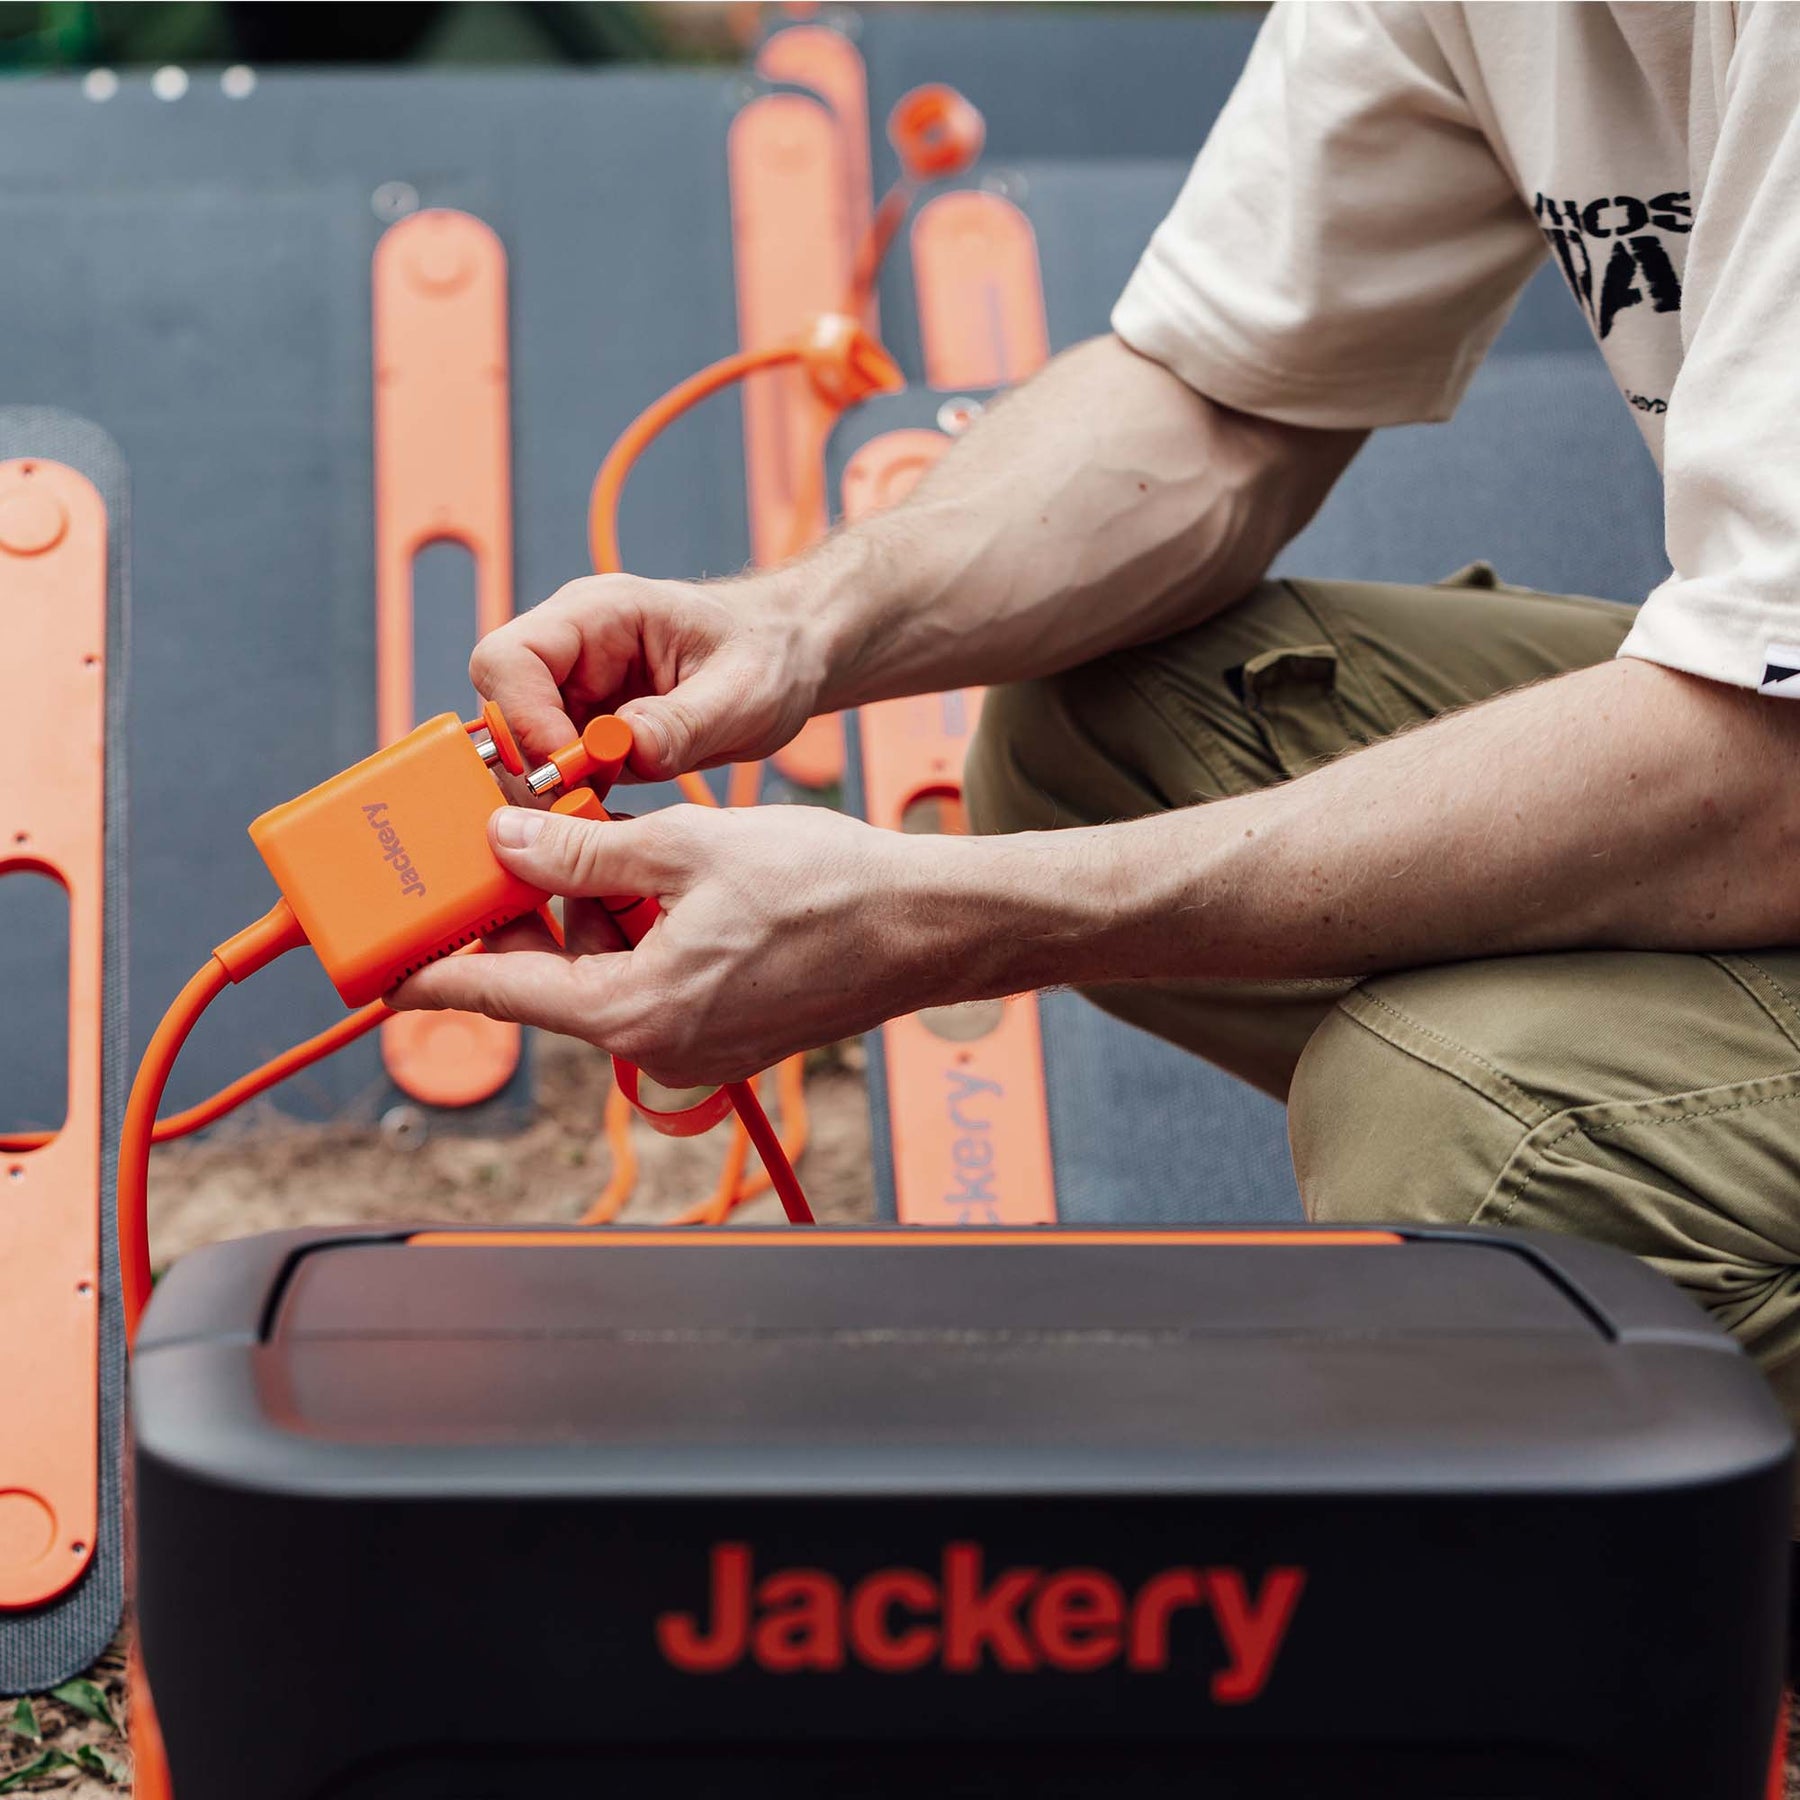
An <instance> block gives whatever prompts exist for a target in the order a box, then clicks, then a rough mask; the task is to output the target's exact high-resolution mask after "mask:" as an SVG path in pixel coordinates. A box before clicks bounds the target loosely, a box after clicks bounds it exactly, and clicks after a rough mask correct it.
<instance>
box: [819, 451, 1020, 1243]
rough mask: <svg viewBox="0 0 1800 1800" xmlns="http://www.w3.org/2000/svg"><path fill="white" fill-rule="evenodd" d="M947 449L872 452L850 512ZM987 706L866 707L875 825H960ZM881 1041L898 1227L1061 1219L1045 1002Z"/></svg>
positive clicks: (930, 1021)
mask: <svg viewBox="0 0 1800 1800" xmlns="http://www.w3.org/2000/svg"><path fill="white" fill-rule="evenodd" d="M949 443H950V440H949V439H948V438H946V437H944V436H942V435H941V434H940V433H938V432H935V431H890V432H888V433H887V434H886V435H885V436H883V437H878V438H875V439H873V440H872V441H871V442H869V443H867V444H865V445H864V446H863V447H862V449H861V450H859V451H858V452H857V453H856V455H855V456H854V457H852V458H851V460H850V464H849V466H848V468H846V469H845V471H844V516H845V517H846V518H849V519H858V518H863V517H866V516H867V515H868V514H869V513H871V512H876V511H879V510H880V509H881V508H882V507H884V506H892V505H894V504H895V503H896V502H897V501H899V500H901V499H904V498H905V496H906V494H907V493H908V492H909V491H910V490H911V489H912V487H913V485H914V484H915V483H916V482H917V481H918V480H919V478H920V477H921V476H922V475H924V473H925V472H926V470H928V469H929V468H930V467H931V465H932V464H933V463H934V462H936V461H937V459H938V458H939V457H940V456H941V455H943V453H944V451H945V450H946V449H948V448H949ZM980 709H981V694H980V691H979V690H978V689H968V688H963V689H957V690H956V691H954V692H952V693H948V694H927V695H920V696H917V697H915V698H913V699H908V700H881V701H876V702H874V703H873V704H871V705H868V706H864V707H862V708H861V709H860V710H859V711H858V713H857V715H856V717H857V726H858V729H859V731H860V733H861V743H862V765H863V787H864V802H865V812H866V816H867V817H868V820H869V823H870V824H872V825H880V826H883V827H885V828H887V829H888V830H892V831H900V830H905V829H906V828H907V827H908V826H909V824H911V822H912V818H913V815H914V814H915V810H916V809H917V808H918V807H919V806H920V803H921V802H924V803H930V802H934V801H935V802H937V803H938V810H939V812H940V814H941V815H945V816H947V818H948V819H949V821H950V822H951V824H952V826H953V828H957V829H960V820H961V809H962V768H963V759H964V756H965V755H966V753H967V751H968V745H969V739H970V737H971V736H972V735H973V733H974V730H975V723H976V720H977V718H978V717H979V716H980ZM881 1041H882V1051H883V1057H884V1060H885V1063H886V1070H887V1088H888V1113H889V1120H890V1133H891V1136H892V1139H893V1158H894V1196H895V1203H896V1210H897V1214H898V1217H899V1220H900V1223H901V1224H903V1225H954V1226H965V1227H968V1226H982V1225H1041V1224H1049V1223H1053V1222H1054V1220H1055V1218H1056V1204H1055V1198H1054V1195H1055V1187H1054V1175H1053V1170H1052V1165H1051V1157H1050V1116H1049V1109H1048V1106H1047V1104H1046V1102H1045V1098H1044V1075H1043V1044H1042V1039H1041V1036H1040V1034H1039V1029H1038V1009H1037V999H1036V997H1035V996H1034V995H1030V994H1022V995H1018V996H1016V997H1015V998H1013V999H1010V1000H1002V1001H992V1002H984V1003H980V1004H978V1005H975V1006H971V1007H951V1008H946V1009H943V1010H942V1011H940V1012H936V1013H914V1014H910V1015H908V1016H907V1017H905V1018H899V1019H890V1020H889V1021H888V1023H887V1024H886V1025H884V1026H883V1027H882V1029H881Z"/></svg>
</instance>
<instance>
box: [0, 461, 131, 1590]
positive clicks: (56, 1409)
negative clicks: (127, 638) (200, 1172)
mask: <svg viewBox="0 0 1800 1800" xmlns="http://www.w3.org/2000/svg"><path fill="white" fill-rule="evenodd" d="M106 555H107V521H106V508H105V505H104V504H103V502H102V501H101V499H100V496H99V494H98V493H97V492H96V491H95V489H94V487H93V485H92V483H91V482H89V481H88V480H87V478H86V477H85V476H83V475H80V474H78V473H77V472H76V471H75V470H73V469H70V468H65V467H64V466H63V465H62V464H60V463H53V462H43V461H39V460H35V459H32V458H29V457H26V458H20V459H18V460H15V461H11V462H6V463H0V617H4V618H5V620H6V654H5V655H4V656H0V716H4V717H5V719H6V722H7V727H8V730H9V733H10V734H11V742H10V743H9V745H8V748H7V754H6V758H5V761H4V764H3V765H0V768H3V773H0V784H3V785H0V876H3V875H5V874H6V873H8V872H9V871H12V870H21V869H24V870H33V871H36V872H38V873H40V874H45V875H49V876H51V877H53V878H54V879H55V880H57V881H59V882H60V883H61V884H62V886H63V889H64V891H65V892H66V893H67V895H68V903H69V978H68V995H69V1063H68V1083H67V1108H66V1112H65V1114H64V1118H63V1124H62V1127H61V1129H60V1130H59V1131H57V1132H56V1133H55V1134H54V1135H52V1136H51V1137H50V1139H49V1141H48V1142H46V1143H44V1144H42V1145H41V1146H39V1147H37V1148H34V1149H31V1150H23V1151H20V1150H15V1151H9V1152H7V1153H5V1154H3V1155H0V1393H4V1394H5V1396H6V1402H5V1404H6V1424H5V1429H4V1432H0V1613H3V1612H4V1611H5V1610H6V1609H8V1608H12V1607H27V1606H38V1605H41V1604H43V1603H44V1602H45V1601H47V1600H51V1599H54V1598H55V1597H56V1596H57V1595H58V1594H60V1593H62V1592H63V1591H64V1590H65V1589H66V1588H68V1587H69V1585H70V1584H71V1583H72V1582H73V1581H74V1580H75V1579H76V1578H77V1577H78V1576H79V1575H80V1574H81V1572H82V1571H83V1570H84V1569H85V1568H86V1567H87V1566H88V1564H89V1562H90V1561H91V1560H92V1559H93V1554H94V1534H95V1532H96V1530H97V1528H98V1520H99V1452H100V1417H99V1393H100V1362H99V1355H100V1352H99V1314H100V1123H101V1121H100V1107H101V1102H100V1070H101V1043H102V1030H103V1020H102V1005H103V995H104V987H103V956H104V920H103V913H102V906H101V896H102V891H103V884H104V879H105V872H106V865H105V855H106V828H105V768H106Z"/></svg>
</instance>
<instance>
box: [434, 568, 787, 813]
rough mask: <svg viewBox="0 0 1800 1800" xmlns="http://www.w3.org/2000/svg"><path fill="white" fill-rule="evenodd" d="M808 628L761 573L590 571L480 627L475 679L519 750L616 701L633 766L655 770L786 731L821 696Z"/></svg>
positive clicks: (659, 774)
mask: <svg viewBox="0 0 1800 1800" xmlns="http://www.w3.org/2000/svg"><path fill="white" fill-rule="evenodd" d="M794 585H796V586H797V585H800V584H794ZM809 637H810V634H809V632H808V630H807V627H806V625H805V623H804V614H803V612H802V611H801V610H800V609H798V608H796V607H793V606H789V605H786V604H784V603H783V600H782V597H781V595H780V594H779V593H778V592H774V591H771V590H770V588H769V587H768V586H767V584H765V583H762V582H758V581H753V580H750V581H740V582H728V583H721V584H718V585H716V586H710V587H701V586H694V585H690V584H689V583H686V582H680V581H646V580H642V579H640V578H639V577H638V576H635V575H596V576H592V577H590V578H588V579H587V580H585V581H572V582H570V583H569V585H568V586H567V587H565V588H563V589H562V590H561V591H560V592H558V593H557V594H555V595H553V596H552V597H551V598H550V599H548V600H546V601H545V602H544V603H543V605H541V606H537V607H534V608H532V610H531V611H530V612H528V613H521V614H520V615H519V617H518V618H516V619H514V620H512V621H511V622H510V623H508V624H506V625H503V626H501V627H500V629H499V630H498V631H495V632H491V633H490V634H489V635H488V636H487V637H485V638H483V639H482V640H481V642H480V643H479V644H478V645H477V646H476V648H475V655H474V657H473V658H472V659H471V661H470V663H469V678H470V679H471V680H472V681H473V682H474V683H475V686H476V687H477V688H478V689H479V690H480V692H481V693H482V694H484V695H485V696H486V697H487V698H488V699H490V700H492V701H494V702H496V703H497V704H498V706H499V707H500V710H501V711H502V712H503V713H504V714H505V715H506V718H507V722H508V723H509V724H510V725H511V726H512V728H513V730H514V732H515V733H516V734H517V736H518V739H519V743H520V745H521V746H522V747H523V749H524V751H525V754H526V755H527V757H530V758H533V759H536V758H540V757H544V756H547V755H549V753H550V752H551V751H552V750H555V749H557V748H558V747H559V746H561V745H563V744H566V743H568V742H569V740H570V739H571V738H573V737H576V736H577V735H579V733H580V731H581V728H582V726H583V725H585V724H586V723H587V722H588V720H589V719H590V718H592V717H594V716H595V715H596V714H598V713H603V712H616V713H618V714H619V715H620V717H621V718H624V719H627V720H629V721H630V723H631V729H632V737H633V740H634V746H635V747H634V751H633V754H632V758H631V766H630V771H629V772H630V774H631V775H632V776H635V777H636V778H637V779H639V780H643V781H661V780H666V779H668V778H669V777H671V776H674V775H678V774H680V773H681V772H682V771H683V770H686V769H704V768H711V767H713V766H714V765H716V764H719V763H726V762H736V761H749V760H752V759H754V758H758V757H763V756H767V755H768V754H769V753H770V752H771V751H772V750H776V749H779V748H780V746H781V745H783V744H785V743H786V742H787V741H788V739H789V738H791V737H792V736H793V735H794V733H795V732H797V731H798V730H799V729H800V727H801V726H802V725H804V724H805V723H806V721H807V719H808V718H809V717H810V716H811V714H812V712H813V709H814V705H815V703H816V701H817V698H818V693H819V686H820V681H821V678H822V676H821V669H820V659H819V656H818V655H817V653H816V652H815V650H814V648H813V646H812V645H811V643H810V641H809Z"/></svg>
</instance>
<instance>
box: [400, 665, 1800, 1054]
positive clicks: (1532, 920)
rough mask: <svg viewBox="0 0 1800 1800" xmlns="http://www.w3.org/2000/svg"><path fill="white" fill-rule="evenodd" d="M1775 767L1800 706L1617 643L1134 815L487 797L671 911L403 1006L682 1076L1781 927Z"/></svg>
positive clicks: (485, 968) (1795, 823) (1797, 814)
mask: <svg viewBox="0 0 1800 1800" xmlns="http://www.w3.org/2000/svg"><path fill="white" fill-rule="evenodd" d="M1797 757H1800V706H1795V705H1794V704H1793V703H1792V702H1783V701H1779V700H1769V699H1764V698H1761V697H1759V696H1757V695H1755V694H1751V693H1747V692H1745V691H1743V690H1741V689H1735V688H1729V687H1724V686H1721V685H1718V684H1716V683H1713V682H1708V681H1703V680H1700V679H1698V678H1697V677H1694V676H1689V675H1681V674H1677V673H1674V672H1672V671H1670V670H1667V669H1663V668H1661V667H1658V666H1657V665H1655V664H1651V663H1645V662H1638V661H1634V660H1630V659H1624V660H1619V661H1614V662H1611V663H1606V664H1602V665H1601V666H1599V667H1597V668H1593V669H1586V670H1582V671H1580V672H1578V673H1576V674H1572V675H1565V676H1561V677H1559V678H1558V679H1556V680H1554V681H1548V682H1545V683H1543V684H1541V685H1539V686H1537V687H1533V688H1528V689H1524V690H1521V691H1519V692H1516V693H1513V694H1508V695H1503V696H1501V697H1500V698H1498V699H1495V700H1490V701H1487V702H1485V703H1484V704H1482V705H1480V706H1475V707H1471V708H1469V709H1468V710H1467V711H1465V712H1462V713H1457V714H1453V715H1451V716H1449V717H1447V718H1443V719H1439V720H1436V721H1435V722H1433V723H1432V724H1429V725H1425V726H1422V727H1420V728H1419V729H1418V730H1416V731H1412V732H1407V733H1404V734H1402V735H1401V736H1399V737H1396V738H1391V739H1388V740H1387V741H1385V742H1383V743H1380V744H1376V745H1373V746H1371V747H1370V748H1368V749H1366V750H1359V751H1356V752H1354V753H1353V754H1350V755H1347V756H1344V757H1342V758H1340V759H1339V760H1338V761H1336V762H1334V763H1331V764H1329V765H1327V766H1326V767H1325V768H1323V769H1319V770H1316V771H1315V772H1314V773H1312V774H1310V775H1307V776H1304V777H1302V778H1301V779H1299V780H1297V781H1294V782H1290V783H1288V784H1286V785H1285V786H1282V787H1277V788H1271V789H1267V790H1265V791H1263V792H1260V793H1256V794H1250V795H1246V796H1244V797H1242V798H1240V799H1232V800H1222V801H1215V802H1213V803H1211V804H1209V805H1204V806H1196V807H1192V808H1189V809H1187V810H1186V811H1182V812H1175V813H1170V814H1166V815H1163V816H1161V817H1156V818H1150V819H1144V820H1139V821H1134V822H1132V823H1128V824H1119V825H1102V826H1096V827H1092V828H1087V829H1082V830H1071V831H1055V832H1036V833H1025V834H1022V835H1020V836H1018V837H1010V838H987V839H980V838H931V837H907V836H903V835H901V834H899V833H893V832H883V831H873V830H871V829H870V828H869V827H868V826H866V825H862V824H859V823H858V822H856V821H855V820H851V819H845V818H841V817H839V816H837V815H835V814H830V813H826V812H824V811H822V810H821V809H819V808H814V807H802V808H780V807H770V808H757V809H754V810H753V811H750V812H739V813H729V812H707V811H704V810H702V809H696V808H691V807H677V808H675V809H673V810H672V811H669V812H665V813H659V814H655V815H652V816H651V817H649V818H646V819H641V820H638V821H635V822H633V823H630V824H624V825H597V826H590V825H585V824H582V823H580V822H578V821H575V820H569V819H562V818H549V819H546V818H545V816H544V815H542V814H538V813H520V812H506V813H501V814H498V815H496V836H495V844H496V849H497V851H498V854H499V855H500V856H501V858H502V859H503V860H504V861H505V862H506V863H507V864H508V865H509V866H510V867H511V868H513V869H514V870H515V871H516V872H517V873H518V874H519V875H521V876H523V877H524V878H525V879H527V880H529V881H532V882H535V883H537V884H539V885H541V886H544V887H547V888H551V889H554V890H555V891H557V892H559V893H563V894H570V895H589V894H593V895H602V894H608V893H619V892H654V893H656V894H657V895H658V896H659V897H660V898H661V899H662V902H663V905H664V908H665V917H664V918H663V920H662V921H661V922H659V924H658V926H657V928H656V930H655V931H654V932H653V933H652V934H651V935H650V937H649V938H647V939H646V940H645V942H644V943H643V944H642V945H641V946H639V948H638V949H637V950H635V951H634V952H633V953H632V954H631V955H630V956H611V955H597V956H569V955H564V954H562V953H559V952H557V951H555V950H554V949H553V948H551V947H550V946H549V945H548V942H547V940H545V941H542V942H540V941H537V936H536V933H537V928H536V927H534V926H528V927H526V928H524V929H525V931H526V933H527V934H528V937H529V940H530V941H527V938H514V939H513V940H511V943H512V945H513V946H514V947H516V948H518V949H519V950H520V954H518V955H509V956H497V957H457V958H453V959H451V960H449V961H446V962H441V963H438V964H435V965H434V966H433V967H432V968H430V969H427V970H425V971H424V972H423V973H422V974H420V975H417V976H415V977H414V978H413V979H412V981H411V982H409V983H407V984H406V986H405V987H404V988H402V989H401V990H400V993H399V995H398V996H397V997H396V1000H397V1004H400V1005H403V1006H410V1005H425V1006H456V1007H465V1008H470V1009H472V1010H476V1011H484V1012H491V1013H494V1014H495V1015H496V1016H498V1017H501V1018H519V1019H523V1020H526V1021H527V1022H529V1023H533V1024H538V1025H545V1026H548V1027H550V1028H551V1029H553V1030H559V1031H565V1032H569V1033H570V1034H572V1035H574V1036H578V1037H585V1038H588V1039H589V1040H591V1041H592V1042H594V1043H597V1044H600V1045H603V1046H604V1047H605V1048H607V1049H610V1050H616V1051H618V1052H620V1053H621V1054H623V1055H626V1056H628V1057H631V1058H632V1059H633V1060H635V1061H637V1062H639V1063H640V1064H641V1065H642V1066H643V1067H645V1068H646V1069H647V1070H648V1071H649V1072H650V1073H651V1074H652V1075H653V1076H656V1077H657V1078H658V1079H660V1080H663V1081H667V1082H670V1083H672V1084H675V1085H686V1084H688V1083H691V1082H700V1081H712V1080H719V1079H724V1078H726V1077H730V1076H737V1075H743V1074H746V1073H748V1072H749V1071H751V1070H753V1069H756V1068H760V1067H763V1066H765V1065H767V1064H768V1063H770V1062H772V1061H774V1060H775V1059H776V1058H777V1057H778V1056H780V1055H783V1054H785V1053H787V1052H790V1051H793V1050H797V1049H801V1048H803V1047H810V1046H811V1045H814V1044H820V1043H825V1042H828V1041H830V1040H832V1039H834V1038H839V1037H843V1036H846V1035H848V1034H849V1033H851V1032H853V1031H857V1030H861V1029H865V1028H867V1027H868V1026H871V1025H873V1024H875V1023H877V1022H878V1021H879V1020H881V1019H884V1018H888V1017H891V1016H892V1015H893V1014H894V1013H897V1012H902V1011H906V1010H909V1009H912V1008H916V1007H920V1006H924V1005H929V1004H934V1003H943V1002H946V1001H953V1000H960V999H973V998H978V997H984V996H988V995H995V994H1005V993H1013V992H1018V991H1021V990H1024V989H1028V988H1033V987H1042V986H1051V985H1062V984H1067V983H1073V982H1105V981H1130V980H1139V979H1154V978H1162V979H1168V978H1169V977H1172V976H1200V977H1213V976H1217V977H1230V976H1263V977H1281V976H1302V975H1358V974H1364V973H1368V972H1371V971H1374V970H1378V969H1385V968H1395V967H1406V966H1411V965H1416V964H1421V963H1429V962H1437V961H1443V960H1448V959H1454V958H1459V957H1469V956H1488V955H1499V954H1505V953H1509V952H1515V951H1526V950H1548V949H1557V948H1562V947H1576V946H1602V945H1605V946H1628V947H1637V948H1645V949H1680V950H1698V949H1716V948H1746V947H1752V946H1756V945H1760V944H1768V943H1793V942H1795V941H1796V940H1797V939H1800V888H1797V887H1796V883H1795V880H1794V875H1793V868H1794V861H1795V854H1796V850H1797V849H1800V784H1796V783H1795V782H1794V781H1793V779H1792V774H1791V771H1792V770H1793V768H1794V766H1795V762H1796V758H1797ZM533 834H535V835H533ZM514 838H516V839H518V840H519V841H518V842H512V841H510V840H511V839H514ZM527 840H528V841H527Z"/></svg>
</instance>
